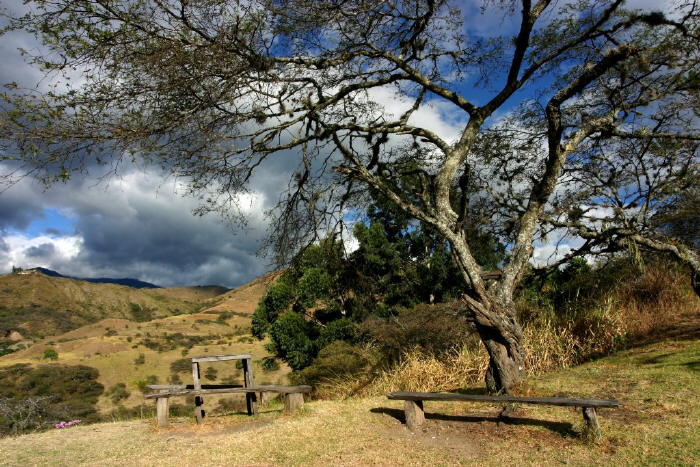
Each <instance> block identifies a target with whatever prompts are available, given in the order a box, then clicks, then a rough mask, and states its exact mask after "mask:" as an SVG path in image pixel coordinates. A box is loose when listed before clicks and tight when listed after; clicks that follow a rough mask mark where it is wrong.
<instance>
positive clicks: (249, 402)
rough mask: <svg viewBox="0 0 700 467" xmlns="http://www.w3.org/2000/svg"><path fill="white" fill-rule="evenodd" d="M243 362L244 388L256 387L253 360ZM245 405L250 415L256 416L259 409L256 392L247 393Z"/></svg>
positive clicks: (248, 359) (247, 359)
mask: <svg viewBox="0 0 700 467" xmlns="http://www.w3.org/2000/svg"><path fill="white" fill-rule="evenodd" d="M242 362H243V386H245V387H247V388H249V387H252V386H255V380H254V379H253V360H252V359H251V358H246V359H243V360H242ZM245 405H246V408H247V409H248V415H255V414H256V413H257V411H258V408H257V397H256V396H255V393H254V392H246V394H245Z"/></svg>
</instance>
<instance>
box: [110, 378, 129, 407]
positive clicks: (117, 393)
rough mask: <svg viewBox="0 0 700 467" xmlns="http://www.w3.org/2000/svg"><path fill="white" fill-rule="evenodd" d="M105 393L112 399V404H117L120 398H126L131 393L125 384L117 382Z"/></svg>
mask: <svg viewBox="0 0 700 467" xmlns="http://www.w3.org/2000/svg"><path fill="white" fill-rule="evenodd" d="M107 395H108V396H109V397H110V399H112V403H113V404H117V403H119V402H120V401H121V400H124V399H128V398H129V396H130V395H131V393H130V392H129V390H128V389H126V384H124V383H117V384H115V385H114V386H112V387H111V388H109V390H107Z"/></svg>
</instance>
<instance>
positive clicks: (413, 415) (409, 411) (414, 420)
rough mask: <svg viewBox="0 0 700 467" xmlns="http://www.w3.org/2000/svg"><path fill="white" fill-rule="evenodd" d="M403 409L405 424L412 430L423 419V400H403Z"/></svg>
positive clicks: (420, 423) (421, 422)
mask: <svg viewBox="0 0 700 467" xmlns="http://www.w3.org/2000/svg"><path fill="white" fill-rule="evenodd" d="M403 411H404V414H405V415H406V426H407V427H408V429H409V430H411V431H413V430H415V429H416V428H417V427H419V426H420V425H422V424H423V422H424V421H425V412H424V411H423V401H404V402H403Z"/></svg>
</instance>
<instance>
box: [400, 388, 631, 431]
mask: <svg viewBox="0 0 700 467" xmlns="http://www.w3.org/2000/svg"><path fill="white" fill-rule="evenodd" d="M387 397H388V398H389V399H392V400H403V401H405V402H404V413H405V415H406V426H407V427H408V429H410V430H415V429H416V428H417V427H418V426H420V425H421V424H422V423H423V422H424V421H425V412H424V411H423V401H462V402H496V403H517V404H539V405H557V406H562V407H580V408H581V411H582V412H583V419H584V420H585V422H586V427H587V430H588V432H589V433H591V434H594V435H597V434H598V433H599V432H600V426H599V425H598V416H597V414H596V409H599V408H615V407H619V406H620V403H619V402H618V401H616V400H603V399H570V398H567V397H516V396H485V395H473V394H450V393H437V392H392V393H390V394H388V395H387Z"/></svg>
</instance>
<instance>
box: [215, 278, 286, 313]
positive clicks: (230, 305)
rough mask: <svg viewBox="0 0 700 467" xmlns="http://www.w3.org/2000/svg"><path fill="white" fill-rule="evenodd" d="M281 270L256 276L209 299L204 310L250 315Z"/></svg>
mask: <svg viewBox="0 0 700 467" xmlns="http://www.w3.org/2000/svg"><path fill="white" fill-rule="evenodd" d="M282 272H283V271H274V272H270V273H267V274H265V275H263V276H260V277H258V278H257V279H255V280H254V281H252V282H249V283H247V284H245V285H242V286H240V287H238V288H237V289H234V290H230V291H228V292H226V293H224V294H221V295H219V296H218V297H215V298H213V299H211V300H209V304H208V306H207V307H206V308H205V310H204V311H205V312H224V311H230V312H235V313H245V314H249V315H252V314H253V312H254V311H255V307H256V306H257V305H258V302H259V301H260V298H262V296H263V295H265V291H266V290H267V288H268V287H269V286H270V284H272V283H273V282H274V281H275V280H277V278H278V277H279V276H280V275H282Z"/></svg>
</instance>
